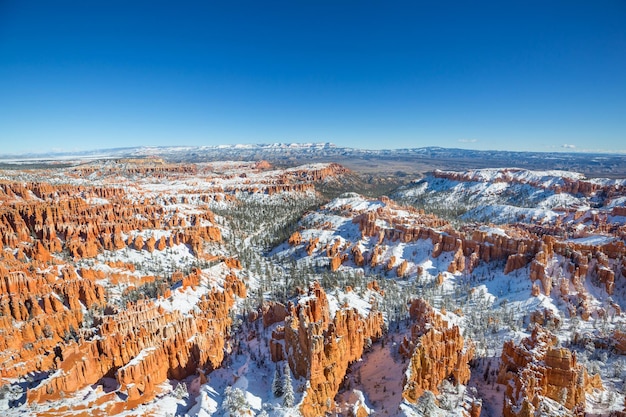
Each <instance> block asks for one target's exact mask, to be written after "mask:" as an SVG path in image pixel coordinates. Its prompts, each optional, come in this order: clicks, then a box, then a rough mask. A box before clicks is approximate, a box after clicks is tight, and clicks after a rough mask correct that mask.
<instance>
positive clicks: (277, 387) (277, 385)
mask: <svg viewBox="0 0 626 417" xmlns="http://www.w3.org/2000/svg"><path fill="white" fill-rule="evenodd" d="M281 382H282V381H281V380H280V374H279V373H278V367H276V369H275V370H274V379H273V380H272V392H273V393H274V396H275V397H282V396H283V385H282V383H281Z"/></svg>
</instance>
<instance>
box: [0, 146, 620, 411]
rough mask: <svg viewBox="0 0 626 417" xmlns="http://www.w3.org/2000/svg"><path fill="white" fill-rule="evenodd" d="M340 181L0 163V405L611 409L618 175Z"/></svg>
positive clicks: (126, 161) (317, 166) (340, 174)
mask: <svg viewBox="0 0 626 417" xmlns="http://www.w3.org/2000/svg"><path fill="white" fill-rule="evenodd" d="M358 181H359V174H358V173H355V172H354V171H351V170H350V169H347V168H345V167H344V166H342V165H339V164H336V163H314V164H306V165H299V166H293V167H276V166H274V165H273V164H272V163H269V162H268V161H211V162H194V163H178V162H171V161H168V160H167V159H164V158H159V157H148V158H145V157H140V158H134V157H133V158H117V159H111V160H104V161H96V162H84V163H80V164H70V166H66V167H61V168H57V167H45V168H40V169H12V170H3V171H0V236H1V239H2V245H3V247H2V251H1V252H0V347H1V349H0V363H1V366H0V410H2V412H3V413H5V414H7V415H10V416H11V415H20V414H25V413H26V414H29V415H41V416H48V415H57V416H58V415H87V414H89V415H102V416H104V415H164V416H165V415H172V414H175V415H189V416H191V415H215V416H218V415H227V414H230V415H271V416H286V415H301V416H304V417H314V416H322V415H329V414H331V415H332V414H333V413H334V414H336V415H354V416H365V415H374V414H375V415H379V414H380V415H398V416H419V415H453V416H479V415H506V416H529V415H534V414H533V413H536V412H539V411H538V410H543V411H541V412H543V413H544V414H543V415H583V413H588V414H592V415H593V414H595V415H602V414H603V413H624V412H626V403H625V397H624V392H623V387H622V386H621V385H620V382H621V381H623V378H624V376H625V375H626V355H625V353H626V348H625V345H626V342H625V340H626V337H624V335H625V334H626V314H625V313H624V308H626V285H625V280H626V247H625V244H624V242H625V239H626V208H625V207H624V204H625V203H626V187H625V185H626V183H625V181H624V180H619V179H611V180H609V179H598V178H595V179H588V178H586V177H585V176H584V175H582V174H578V173H572V172H566V171H547V172H535V171H528V170H522V169H488V170H473V171H464V172H453V171H433V172H431V173H429V174H428V175H426V176H425V177H423V178H421V179H416V180H415V181H413V182H411V183H409V184H407V185H405V186H403V187H400V189H398V190H397V191H396V192H394V193H391V194H389V196H384V195H379V196H376V197H365V196H363V195H361V194H357V193H355V192H354V191H358V190H355V189H353V188H352V187H353V186H354V184H355V183H356V182H358ZM521 191H523V192H524V193H522V194H523V196H524V199H521V198H520V197H519V196H520V195H522V194H520V193H521ZM516 196H517V197H516ZM455 200H456V201H459V207H460V206H461V205H462V204H467V207H466V211H465V213H463V214H459V215H456V214H451V212H450V211H449V210H448V209H449V208H450V207H451V205H452V204H454V201H455ZM441 207H443V209H440V208H441ZM485 207H492V208H493V211H492V213H494V214H493V220H494V221H493V222H487V221H479V220H477V219H478V217H480V216H481V215H482V214H484V213H485ZM479 208H480V210H482V211H479V210H478V209H479ZM513 209H514V211H513V212H514V213H515V215H514V217H513V218H514V220H512V221H506V222H504V221H502V219H504V217H503V213H508V212H510V211H511V210H513ZM370 363H371V364H372V365H367V364H370ZM366 366H382V367H386V368H388V369H396V370H400V371H399V372H395V373H394V374H393V375H391V374H390V375H385V378H384V379H381V380H377V381H364V380H363V379H362V378H361V376H360V375H361V372H362V371H363V370H364V369H366ZM273 374H274V375H275V377H274V381H272V378H271V375H273ZM382 392H385V393H390V395H387V398H384V397H385V396H384V395H382V394H381V393H382ZM391 393H392V394H391ZM379 397H383V399H380V400H376V401H375V400H373V398H379ZM374 403H375V404H374ZM563 410H564V411H563ZM559 413H565V414H559ZM616 415H617V414H616Z"/></svg>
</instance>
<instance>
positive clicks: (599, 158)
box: [0, 143, 626, 178]
mask: <svg viewBox="0 0 626 417" xmlns="http://www.w3.org/2000/svg"><path fill="white" fill-rule="evenodd" d="M146 157H159V158H163V159H166V160H168V161H171V162H211V161H218V160H267V161H269V162H271V163H273V164H276V165H281V166H287V165H294V164H299V163H303V162H308V161H311V162H330V161H332V162H337V163H340V164H343V165H345V166H347V167H348V168H351V169H354V170H357V171H361V172H369V173H389V174H401V173H404V174H415V173H423V172H427V171H431V170H433V169H453V170H464V169H476V168H499V167H518V168H526V169H563V170H572V171H577V172H581V173H584V174H585V175H587V176H590V177H608V178H615V177H624V176H626V155H622V154H595V153H573V152H572V153H567V152H513V151H479V150H470V149H455V148H441V147H424V148H405V149H382V150H368V149H358V148H347V147H340V146H336V145H334V144H332V143H273V144H258V145H248V144H241V145H216V146H143V147H128V148H110V149H96V150H91V151H76V152H50V153H36V152H33V153H26V154H19V155H17V154H14V155H0V163H3V164H15V163H19V164H21V165H23V164H25V163H27V164H28V163H35V162H45V161H49V162H51V161H55V162H59V161H66V162H70V161H74V160H83V159H96V158H97V159H101V158H108V159H116V158H146Z"/></svg>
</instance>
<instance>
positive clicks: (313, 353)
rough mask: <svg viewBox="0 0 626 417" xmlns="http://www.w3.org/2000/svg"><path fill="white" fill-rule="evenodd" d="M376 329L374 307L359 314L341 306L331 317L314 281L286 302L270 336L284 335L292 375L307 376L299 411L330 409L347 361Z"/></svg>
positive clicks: (379, 321) (378, 319)
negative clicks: (279, 330) (279, 329)
mask: <svg viewBox="0 0 626 417" xmlns="http://www.w3.org/2000/svg"><path fill="white" fill-rule="evenodd" d="M382 331H383V317H382V313H380V312H379V311H374V310H371V311H370V312H369V314H368V315H367V316H365V317H363V316H361V315H360V314H359V312H358V311H357V310H356V309H354V308H350V307H349V306H343V307H342V308H341V309H339V310H338V311H337V312H336V313H335V315H334V317H331V315H330V310H329V305H328V300H327V298H326V293H325V292H324V290H323V289H322V287H320V285H319V284H318V283H315V284H314V285H313V286H312V287H311V288H310V289H309V297H307V298H306V301H305V302H303V303H299V304H297V305H291V306H290V308H289V315H288V316H287V317H286V319H285V327H284V336H283V335H277V337H276V338H282V337H284V344H285V356H286V357H287V360H288V361H289V366H290V368H291V369H292V372H293V374H294V376H296V377H304V378H306V379H307V380H308V381H309V384H308V388H307V390H306V393H305V395H304V399H303V402H302V403H301V404H300V412H301V413H302V415H303V416H305V417H313V416H320V415H324V414H325V413H326V412H330V411H331V410H332V408H333V405H332V404H333V402H334V398H335V395H336V394H337V392H338V390H339V386H340V384H341V382H342V380H343V378H344V376H345V374H346V371H347V369H348V366H349V365H350V363H352V362H354V361H356V360H357V359H359V358H361V356H362V354H363V349H364V348H365V347H366V346H367V345H368V343H370V342H371V341H372V340H374V339H376V338H379V337H380V336H381V335H382ZM273 340H276V339H275V338H274V339H273ZM279 357H280V356H279ZM275 359H277V358H276V357H275Z"/></svg>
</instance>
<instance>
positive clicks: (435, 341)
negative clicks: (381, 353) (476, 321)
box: [400, 299, 474, 403]
mask: <svg viewBox="0 0 626 417" xmlns="http://www.w3.org/2000/svg"><path fill="white" fill-rule="evenodd" d="M409 312H410V316H411V318H412V319H413V320H414V321H415V323H414V324H413V326H412V327H411V336H410V338H406V337H405V339H404V341H403V342H402V344H401V345H400V353H401V354H402V355H404V356H406V357H408V358H410V361H409V365H408V369H407V371H406V373H405V381H404V388H403V392H402V396H403V397H404V398H405V399H406V400H407V401H409V402H412V403H415V402H416V401H417V400H418V398H419V397H420V396H421V395H422V394H423V393H424V391H426V390H428V391H431V392H433V393H434V394H437V393H438V392H439V385H440V384H441V383H442V382H443V381H444V380H446V379H451V380H452V381H453V382H454V383H456V384H467V383H468V382H469V378H470V369H469V361H470V360H471V359H472V358H473V355H474V347H473V345H472V344H466V343H465V341H464V340H463V337H462V336H461V332H460V329H459V327H458V326H456V325H450V324H449V323H448V322H446V321H445V320H444V319H443V318H442V317H441V315H439V314H437V313H436V312H435V310H434V309H433V308H432V307H431V306H430V305H429V304H428V303H427V302H426V301H424V300H422V299H417V300H414V301H413V302H412V303H411V306H410V310H409Z"/></svg>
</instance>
